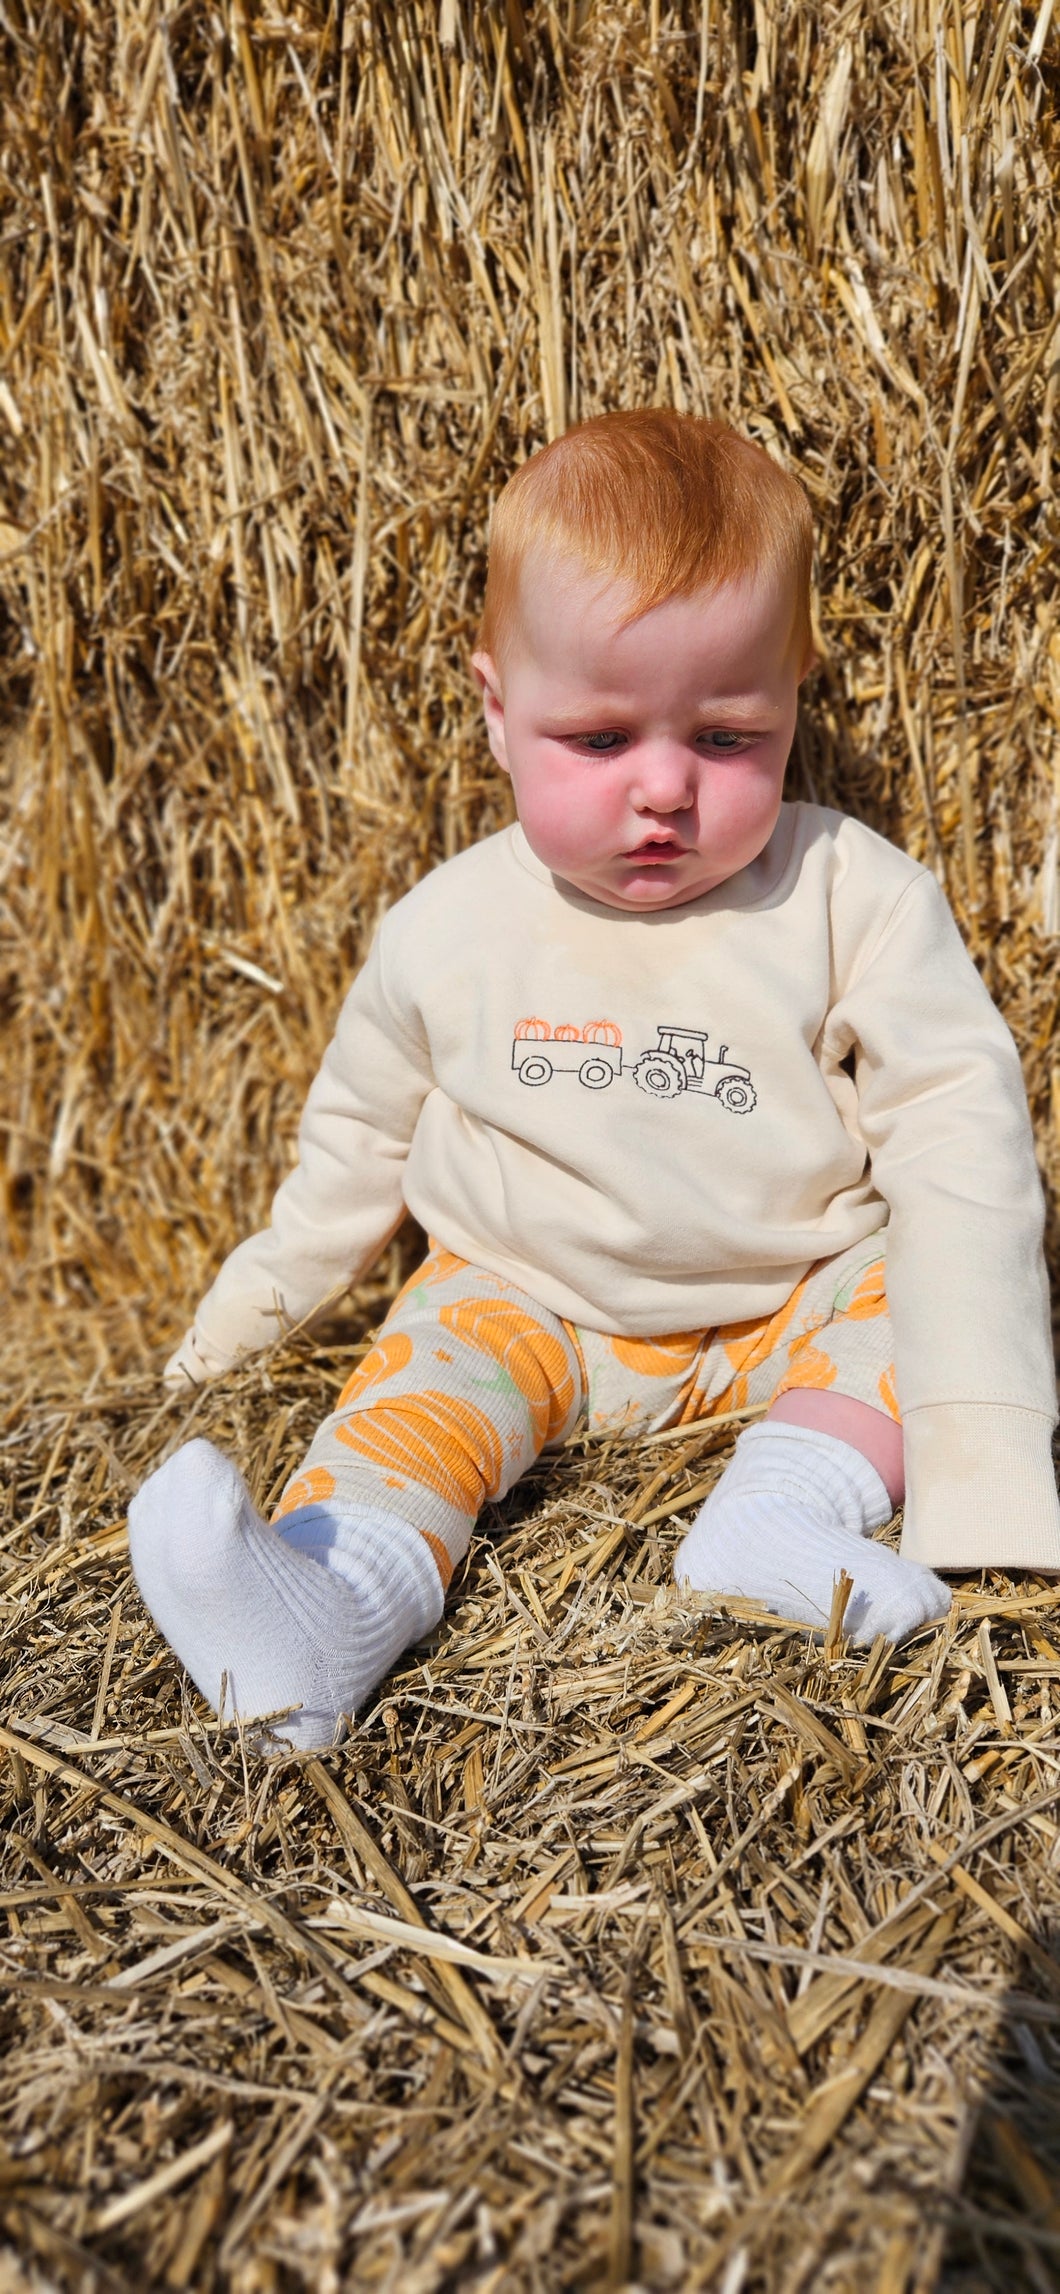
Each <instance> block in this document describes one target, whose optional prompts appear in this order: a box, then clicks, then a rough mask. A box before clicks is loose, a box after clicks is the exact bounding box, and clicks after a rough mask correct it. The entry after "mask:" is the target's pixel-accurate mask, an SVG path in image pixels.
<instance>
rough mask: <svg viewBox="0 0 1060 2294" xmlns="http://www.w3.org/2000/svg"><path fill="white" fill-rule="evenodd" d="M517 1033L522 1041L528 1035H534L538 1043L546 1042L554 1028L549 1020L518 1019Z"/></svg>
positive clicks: (516, 1024)
mask: <svg viewBox="0 0 1060 2294" xmlns="http://www.w3.org/2000/svg"><path fill="white" fill-rule="evenodd" d="M515 1033H516V1036H517V1037H518V1038H519V1040H520V1041H521V1040H522V1039H523V1038H524V1037H526V1036H533V1037H535V1038H536V1040H537V1042H538V1043H545V1042H547V1040H548V1037H549V1036H550V1035H551V1033H552V1030H551V1028H550V1027H549V1024H548V1021H547V1020H533V1019H531V1020H516V1023H515Z"/></svg>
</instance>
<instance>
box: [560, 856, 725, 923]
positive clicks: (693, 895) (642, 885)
mask: <svg viewBox="0 0 1060 2294" xmlns="http://www.w3.org/2000/svg"><path fill="white" fill-rule="evenodd" d="M548 865H549V866H550V867H551V868H552V873H553V875H554V876H558V877H560V878H561V879H562V880H563V882H564V883H565V884H570V885H572V886H573V888H574V890H575V891H576V892H581V893H583V894H584V895H585V897H586V899H589V900H599V901H600V902H601V903H602V905H603V906H605V907H607V908H621V909H623V910H624V911H625V913H626V914H627V915H633V916H650V915H652V914H654V913H655V912H656V911H657V910H659V909H661V908H683V907H685V906H686V905H687V903H688V902H689V901H690V900H699V899H701V898H702V896H703V894H704V893H705V892H713V891H714V889H715V883H716V882H721V881H723V879H721V878H718V879H714V878H712V877H710V876H709V875H708V874H707V872H706V871H704V880H703V881H700V880H698V879H692V880H690V879H689V878H687V877H685V879H684V881H681V877H680V872H679V871H678V870H677V869H676V868H672V867H671V868H664V867H659V866H658V865H656V866H654V867H652V868H643V869H634V868H632V867H631V866H630V864H629V863H628V862H627V863H626V864H625V866H624V867H620V866H619V865H618V864H614V865H612V866H610V867H608V866H607V865H606V864H605V865H604V866H602V867H601V868H600V869H599V870H586V871H584V872H583V871H581V870H575V869H570V868H564V867H562V866H557V865H556V864H555V863H554V862H549V863H548Z"/></svg>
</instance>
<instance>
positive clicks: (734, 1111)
mask: <svg viewBox="0 0 1060 2294" xmlns="http://www.w3.org/2000/svg"><path fill="white" fill-rule="evenodd" d="M714 1097H715V1099H719V1100H720V1101H721V1104H722V1106H723V1107H727V1108H728V1110H729V1113H730V1115H749V1114H750V1112H751V1109H752V1107H754V1105H755V1104H756V1101H757V1098H758V1093H757V1092H756V1090H755V1088H754V1085H753V1084H750V1083H742V1082H741V1080H740V1078H739V1076H738V1075H727V1076H726V1078H725V1081H724V1083H719V1085H718V1088H717V1090H716V1092H715V1094H714Z"/></svg>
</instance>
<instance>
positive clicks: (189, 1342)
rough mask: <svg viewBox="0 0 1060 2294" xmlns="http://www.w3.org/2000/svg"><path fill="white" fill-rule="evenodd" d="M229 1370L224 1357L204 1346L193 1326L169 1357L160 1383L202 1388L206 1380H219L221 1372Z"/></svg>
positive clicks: (177, 1386)
mask: <svg viewBox="0 0 1060 2294" xmlns="http://www.w3.org/2000/svg"><path fill="white" fill-rule="evenodd" d="M229 1368H230V1364H229V1363H228V1362H227V1361H226V1360H225V1358H224V1356H223V1355H221V1354H217V1353H216V1352H215V1351H214V1349H213V1347H210V1346H207V1345H205V1344H204V1342H203V1340H202V1339H201V1338H200V1337H199V1335H198V1332H197V1331H196V1329H195V1328H194V1325H193V1326H192V1328H191V1329H190V1330H189V1331H188V1332H187V1334H186V1336H185V1337H183V1338H182V1339H181V1342H180V1345H179V1346H178V1348H177V1351H176V1353H175V1354H171V1355H170V1357H169V1361H168V1362H167V1363H166V1366H165V1369H164V1370H163V1372H162V1381H163V1384H164V1385H166V1386H172V1387H176V1388H180V1387H187V1386H202V1385H203V1384H204V1383H205V1381H206V1379H207V1378H219V1377H220V1375H221V1372H222V1370H227V1369H229Z"/></svg>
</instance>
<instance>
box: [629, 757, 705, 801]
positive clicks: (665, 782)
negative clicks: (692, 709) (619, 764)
mask: <svg viewBox="0 0 1060 2294" xmlns="http://www.w3.org/2000/svg"><path fill="white" fill-rule="evenodd" d="M630 795H631V798H632V801H633V804H634V806H635V808H636V810H637V811H638V812H685V811H686V810H687V808H688V806H689V805H690V804H691V803H692V802H693V800H694V797H695V764H694V760H693V759H692V758H691V757H690V756H689V754H688V751H687V749H684V748H681V747H679V746H678V745H677V743H676V742H665V743H662V742H660V743H659V744H658V745H657V746H653V747H651V748H647V747H646V748H644V749H643V750H642V751H641V753H640V755H639V756H638V758H637V759H636V769H635V771H634V775H633V786H632V788H631V790H630Z"/></svg>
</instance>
